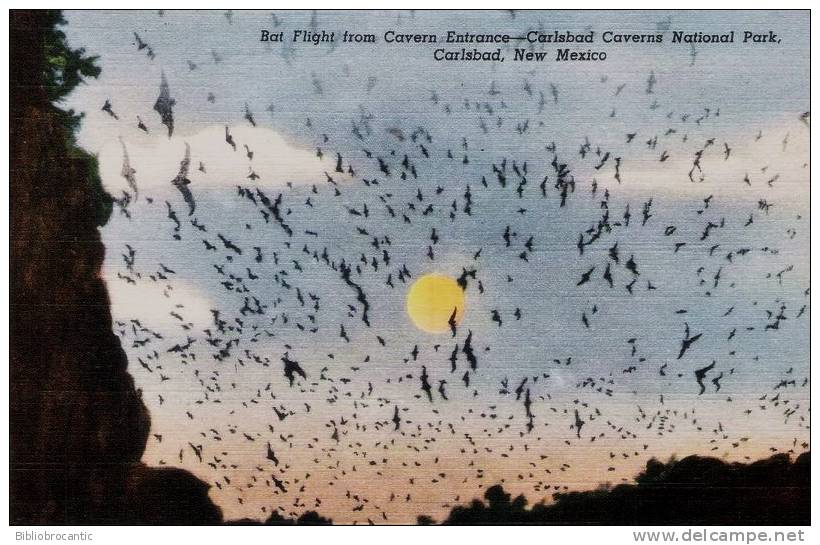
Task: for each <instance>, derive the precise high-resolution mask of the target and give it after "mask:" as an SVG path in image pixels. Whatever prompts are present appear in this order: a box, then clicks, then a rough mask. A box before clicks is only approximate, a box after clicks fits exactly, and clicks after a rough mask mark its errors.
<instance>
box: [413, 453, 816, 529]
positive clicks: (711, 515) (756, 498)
mask: <svg viewBox="0 0 820 545" xmlns="http://www.w3.org/2000/svg"><path fill="white" fill-rule="evenodd" d="M810 476H811V454H810V453H808V452H807V453H804V454H801V455H800V456H798V457H797V459H796V460H795V461H794V462H792V461H791V459H790V458H789V456H788V455H787V454H777V455H774V456H772V457H770V458H766V459H762V460H758V461H756V462H752V463H750V464H741V463H726V462H723V461H721V460H718V459H716V458H709V457H703V456H687V457H686V458H683V459H681V460H674V459H673V460H670V461H668V462H666V463H663V462H660V461H658V460H656V459H654V458H653V459H652V460H649V462H647V464H646V469H645V470H644V471H643V472H641V473H640V474H639V475H638V476H637V477H636V478H635V483H634V484H619V485H617V486H614V487H611V488H610V487H601V488H599V489H597V490H590V491H585V492H565V493H557V494H555V495H554V496H553V500H554V502H553V503H550V504H545V503H537V504H535V505H533V506H532V507H531V508H529V509H528V508H527V499H526V498H525V497H524V496H523V495H522V496H518V497H516V498H514V499H513V498H512V497H511V495H510V494H509V493H507V492H506V491H505V490H504V488H503V487H502V486H501V485H495V486H492V487H490V488H488V489H487V491H486V492H485V494H484V500H485V501H481V500H479V499H475V500H473V501H472V502H471V503H470V504H469V505H466V506H459V507H455V508H453V509H452V511H451V512H450V514H449V516H448V517H447V518H446V519H445V520H444V521H443V522H442V524H456V525H474V524H544V525H558V524H567V525H584V524H601V525H648V524H661V525H675V524H686V525H692V524H706V525H726V524H731V525H744V524H755V525H807V524H810V520H811V517H810V512H811V511H810V492H811V491H810ZM418 522H419V524H433V523H435V522H434V521H433V519H431V518H430V517H427V516H421V517H419V520H418Z"/></svg>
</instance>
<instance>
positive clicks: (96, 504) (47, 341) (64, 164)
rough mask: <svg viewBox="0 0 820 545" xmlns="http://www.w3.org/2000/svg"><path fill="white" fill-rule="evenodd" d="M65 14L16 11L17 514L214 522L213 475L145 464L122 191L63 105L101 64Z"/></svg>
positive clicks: (55, 520)
mask: <svg viewBox="0 0 820 545" xmlns="http://www.w3.org/2000/svg"><path fill="white" fill-rule="evenodd" d="M60 20H61V16H60V14H59V12H47V11H15V10H12V11H11V12H10V21H9V23H10V24H9V30H10V44H11V58H12V59H13V62H12V63H11V69H10V80H11V81H10V95H11V96H10V103H11V104H10V106H11V120H10V127H9V133H10V142H11V157H10V163H11V169H10V170H11V172H10V196H11V212H10V214H11V240H10V246H11V248H10V250H11V267H10V276H11V289H10V298H11V301H10V322H11V330H10V367H11V369H10V383H11V385H10V398H11V399H10V449H9V450H10V461H11V468H10V469H11V471H10V479H11V486H10V502H9V503H10V514H9V517H10V522H11V524H214V523H219V522H221V520H222V515H221V512H220V510H219V509H218V508H217V507H216V506H215V505H214V504H213V503H212V502H211V501H210V500H209V499H208V495H207V491H208V485H206V484H205V483H203V482H201V481H199V480H198V479H196V478H194V476H193V475H191V474H190V473H188V472H186V471H183V470H180V469H173V468H166V469H158V468H150V467H146V466H145V465H143V464H142V463H141V462H140V459H141V458H142V454H143V451H144V450H145V444H146V441H147V439H148V433H149V428H150V417H149V415H148V411H147V410H146V408H145V405H144V404H143V402H142V398H141V394H140V392H139V391H138V390H136V389H135V387H134V382H133V380H132V378H131V376H130V375H129V374H128V372H127V365H128V361H127V359H126V355H125V352H124V351H123V349H122V347H121V346H120V342H119V339H117V337H116V336H115V335H114V333H113V331H112V327H111V311H110V306H109V300H108V292H107V290H106V287H105V284H104V282H103V281H102V280H101V278H100V270H101V265H102V262H103V256H104V253H105V248H104V247H103V244H102V242H101V240H100V234H99V232H98V230H97V227H98V226H99V225H102V224H104V223H105V222H106V220H107V217H108V214H109V213H110V209H111V200H110V197H108V196H107V195H106V194H105V193H104V192H103V190H102V188H101V186H100V182H99V177H98V174H97V167H96V161H95V159H94V158H93V157H92V156H90V155H88V154H87V153H85V152H83V151H82V150H80V149H79V148H77V147H76V145H75V143H74V135H73V129H74V128H75V127H76V125H77V123H78V122H79V118H78V117H77V116H75V115H74V114H73V112H65V111H63V110H61V109H59V108H58V107H56V106H54V104H53V102H54V101H59V100H60V99H61V98H63V97H64V96H65V95H67V94H68V93H69V92H70V91H71V89H73V88H74V87H75V86H76V85H77V84H78V83H80V82H81V81H82V79H83V77H94V76H96V75H97V74H98V73H99V69H98V68H97V67H96V66H95V65H94V59H93V58H88V57H86V56H85V55H84V52H83V51H82V50H72V49H70V48H68V46H67V45H66V43H65V37H64V36H63V35H62V32H61V31H60V30H59V26H58V24H59V22H60Z"/></svg>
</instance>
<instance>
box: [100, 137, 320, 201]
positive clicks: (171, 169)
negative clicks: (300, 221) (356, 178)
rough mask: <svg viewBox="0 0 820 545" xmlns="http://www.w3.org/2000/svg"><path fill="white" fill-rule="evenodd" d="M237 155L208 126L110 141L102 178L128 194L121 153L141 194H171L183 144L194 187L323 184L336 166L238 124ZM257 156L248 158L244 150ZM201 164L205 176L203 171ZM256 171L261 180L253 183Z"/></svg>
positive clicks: (113, 189)
mask: <svg viewBox="0 0 820 545" xmlns="http://www.w3.org/2000/svg"><path fill="white" fill-rule="evenodd" d="M228 131H229V132H230V134H231V136H232V138H233V140H234V142H235V143H236V150H235V151H234V149H233V147H232V146H231V145H230V144H229V143H228V142H226V139H225V126H210V127H207V128H205V129H202V130H201V131H199V132H197V133H195V134H193V135H187V136H176V135H175V136H173V137H172V138H170V139H169V138H168V137H167V136H166V134H165V133H160V132H154V133H151V134H148V135H131V136H128V137H124V138H121V139H120V140H111V141H109V142H108V143H107V144H105V145H104V146H102V148H101V149H100V151H99V164H100V175H101V177H102V181H103V185H104V187H105V189H106V190H107V191H108V192H109V193H111V194H112V195H114V196H119V195H121V191H128V183H127V182H126V180H125V178H123V176H122V169H123V148H124V149H125V150H126V151H127V153H128V158H129V162H130V165H131V168H133V169H135V171H136V172H135V177H136V181H137V187H138V188H139V191H140V192H142V193H145V192H152V191H156V190H160V189H161V190H168V191H171V190H173V186H172V185H171V180H172V179H174V177H175V176H176V175H177V174H178V173H179V168H180V162H181V161H182V160H183V158H184V157H185V144H186V143H187V144H188V145H190V147H191V168H190V170H189V174H188V178H189V179H190V180H191V185H192V188H194V189H195V190H198V191H201V190H203V189H210V188H218V187H234V186H235V185H237V184H248V185H259V186H263V187H265V186H273V185H284V184H286V183H288V182H290V183H293V184H312V183H321V182H324V181H325V176H324V172H325V171H327V172H332V171H333V169H334V168H335V164H334V163H333V161H332V160H331V159H329V158H327V157H324V158H322V159H320V158H319V157H317V156H316V153H315V152H314V151H310V150H308V149H305V148H303V147H299V146H296V145H294V144H292V143H290V142H288V141H287V140H285V138H284V137H282V135H280V134H279V133H277V132H275V131H272V130H270V129H265V128H261V127H251V126H248V125H235V126H231V127H229V128H228ZM245 146H247V147H248V149H249V150H250V152H251V153H252V154H253V156H252V158H249V157H248V152H247V150H246V148H245ZM200 163H202V165H203V167H204V170H205V172H202V171H201V170H200V168H199V167H200ZM251 171H253V172H254V173H256V175H257V176H259V178H258V179H256V180H250V179H249V178H248V175H249V174H250V173H251Z"/></svg>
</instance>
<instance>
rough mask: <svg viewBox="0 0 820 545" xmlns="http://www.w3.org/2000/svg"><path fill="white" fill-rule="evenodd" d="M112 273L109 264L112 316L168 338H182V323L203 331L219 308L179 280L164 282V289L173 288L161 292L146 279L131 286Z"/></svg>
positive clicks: (107, 265)
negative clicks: (178, 336)
mask: <svg viewBox="0 0 820 545" xmlns="http://www.w3.org/2000/svg"><path fill="white" fill-rule="evenodd" d="M113 269H114V267H113V266H112V264H111V263H106V265H105V280H106V283H107V284H108V293H109V297H110V298H111V315H112V316H113V318H114V319H115V320H121V321H126V320H130V319H137V320H139V321H140V322H142V324H143V325H144V326H146V327H149V328H151V329H153V330H155V331H159V332H160V333H163V334H165V335H179V334H180V331H181V330H180V325H181V324H183V323H192V324H194V330H202V329H203V328H206V327H208V325H209V324H210V323H211V321H212V318H211V310H210V309H212V308H216V307H215V306H214V304H213V303H212V302H211V300H210V299H209V298H208V297H207V296H206V295H205V293H203V292H202V290H200V289H198V288H196V287H194V286H191V285H190V284H188V283H186V282H182V281H179V280H167V281H163V284H162V285H164V286H169V287H170V288H168V287H166V289H165V290H162V289H158V287H159V285H157V284H155V283H154V282H153V281H151V280H149V279H146V278H144V277H143V278H142V279H139V280H136V282H137V283H136V284H131V283H130V282H127V281H126V280H124V279H121V278H119V277H118V276H117V271H116V270H113ZM164 293H168V294H169V297H166V296H165V295H164ZM181 302H184V303H181ZM171 312H174V313H176V314H178V315H180V316H182V318H183V320H184V322H182V321H180V320H179V319H178V318H175V317H173V316H172V315H171Z"/></svg>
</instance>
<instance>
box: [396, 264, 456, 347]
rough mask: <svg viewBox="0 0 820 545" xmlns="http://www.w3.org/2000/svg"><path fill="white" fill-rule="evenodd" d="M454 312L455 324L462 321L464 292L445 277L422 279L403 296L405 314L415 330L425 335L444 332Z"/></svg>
mask: <svg viewBox="0 0 820 545" xmlns="http://www.w3.org/2000/svg"><path fill="white" fill-rule="evenodd" d="M454 309H455V311H456V317H455V318H456V324H459V323H461V319H462V318H463V317H464V290H462V289H461V287H460V286H459V285H458V284H457V283H456V281H455V280H454V279H452V278H450V277H449V276H444V275H442V274H436V273H432V274H427V275H424V276H422V277H421V278H419V279H418V280H416V281H415V283H413V285H412V286H411V287H410V291H408V292H407V314H409V315H410V319H411V320H413V323H414V324H415V326H416V327H417V328H419V329H421V330H423V331H427V332H428V333H443V332H445V331H448V330H449V329H450V324H449V321H450V317H451V316H452V315H453V310H454Z"/></svg>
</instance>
